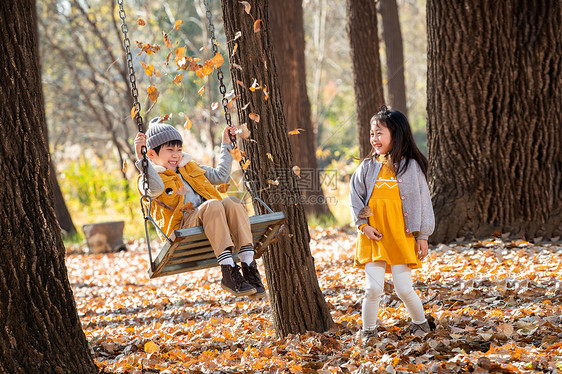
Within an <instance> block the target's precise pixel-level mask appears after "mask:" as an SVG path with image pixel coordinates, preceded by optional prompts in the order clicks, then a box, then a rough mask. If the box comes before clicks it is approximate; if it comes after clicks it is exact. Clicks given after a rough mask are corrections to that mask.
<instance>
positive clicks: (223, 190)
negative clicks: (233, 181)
mask: <svg viewBox="0 0 562 374" xmlns="http://www.w3.org/2000/svg"><path fill="white" fill-rule="evenodd" d="M228 187H230V184H228V183H223V184H220V185H218V186H217V191H219V192H220V193H226V191H228Z"/></svg>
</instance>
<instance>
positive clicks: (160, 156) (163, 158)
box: [147, 144, 183, 171]
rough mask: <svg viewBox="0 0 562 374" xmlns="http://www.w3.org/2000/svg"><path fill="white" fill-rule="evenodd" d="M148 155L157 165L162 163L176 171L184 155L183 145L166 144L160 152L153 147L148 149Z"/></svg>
mask: <svg viewBox="0 0 562 374" xmlns="http://www.w3.org/2000/svg"><path fill="white" fill-rule="evenodd" d="M147 156H148V157H149V158H150V159H151V160H152V162H154V163H155V164H156V165H160V166H163V167H165V168H166V169H170V170H173V171H176V168H177V167H178V165H179V163H180V161H181V159H182V157H183V153H182V147H181V146H178V145H168V144H164V145H162V147H161V148H160V152H158V153H156V152H155V151H154V150H153V149H149V150H148V151H147Z"/></svg>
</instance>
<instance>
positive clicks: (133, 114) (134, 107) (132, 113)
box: [131, 106, 139, 119]
mask: <svg viewBox="0 0 562 374" xmlns="http://www.w3.org/2000/svg"><path fill="white" fill-rule="evenodd" d="M138 112H139V110H138V109H137V107H136V106H133V107H132V108H131V119H135V117H136V116H137V114H138Z"/></svg>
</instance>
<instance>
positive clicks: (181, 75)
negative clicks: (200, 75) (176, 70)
mask: <svg viewBox="0 0 562 374" xmlns="http://www.w3.org/2000/svg"><path fill="white" fill-rule="evenodd" d="M182 80H183V74H176V77H175V78H174V84H177V85H179V84H180V83H181V81H182Z"/></svg>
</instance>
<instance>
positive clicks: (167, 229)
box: [137, 160, 222, 240]
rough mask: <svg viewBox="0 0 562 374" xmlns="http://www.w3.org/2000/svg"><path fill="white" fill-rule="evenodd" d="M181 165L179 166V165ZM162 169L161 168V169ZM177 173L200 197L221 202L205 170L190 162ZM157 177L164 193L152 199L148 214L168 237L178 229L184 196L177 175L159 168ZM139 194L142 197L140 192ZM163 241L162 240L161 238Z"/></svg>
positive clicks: (181, 184) (180, 181)
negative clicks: (162, 184) (162, 183)
mask: <svg viewBox="0 0 562 374" xmlns="http://www.w3.org/2000/svg"><path fill="white" fill-rule="evenodd" d="M180 165H181V164H180ZM162 169H163V168H162ZM178 172H179V173H180V174H181V175H182V177H183V178H184V179H185V181H186V182H187V183H189V185H190V186H191V188H193V190H194V191H195V192H197V193H198V194H199V195H201V196H202V197H203V198H204V199H205V200H210V199H217V200H222V197H221V195H220V193H219V192H218V191H217V189H216V188H215V186H213V184H212V183H211V182H210V181H209V180H208V179H207V177H206V176H205V172H206V171H205V170H204V169H203V168H201V167H200V166H199V164H197V162H195V161H193V160H191V161H189V162H187V163H186V164H185V165H183V166H180V167H179V168H178ZM158 175H159V176H160V178H161V179H162V182H164V192H162V193H161V194H160V195H158V196H157V197H153V198H152V210H151V212H150V214H151V215H152V218H153V219H154V221H156V223H157V224H158V226H159V227H160V228H161V229H162V231H163V232H164V233H165V234H166V236H168V237H169V236H170V235H171V234H172V232H173V231H174V230H177V229H179V227H180V223H181V219H182V217H183V212H182V211H181V209H182V207H183V205H184V195H183V194H181V193H178V192H181V189H182V188H183V187H184V185H183V182H182V180H181V178H180V177H179V175H178V174H177V173H175V172H174V171H173V170H170V169H165V170H161V169H160V168H159V170H158ZM140 178H141V176H140V175H139V177H138V180H137V188H138V186H139V184H140V183H139V180H140ZM139 193H140V194H141V195H142V192H141V190H140V189H139ZM161 239H162V240H165V239H164V238H161Z"/></svg>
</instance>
